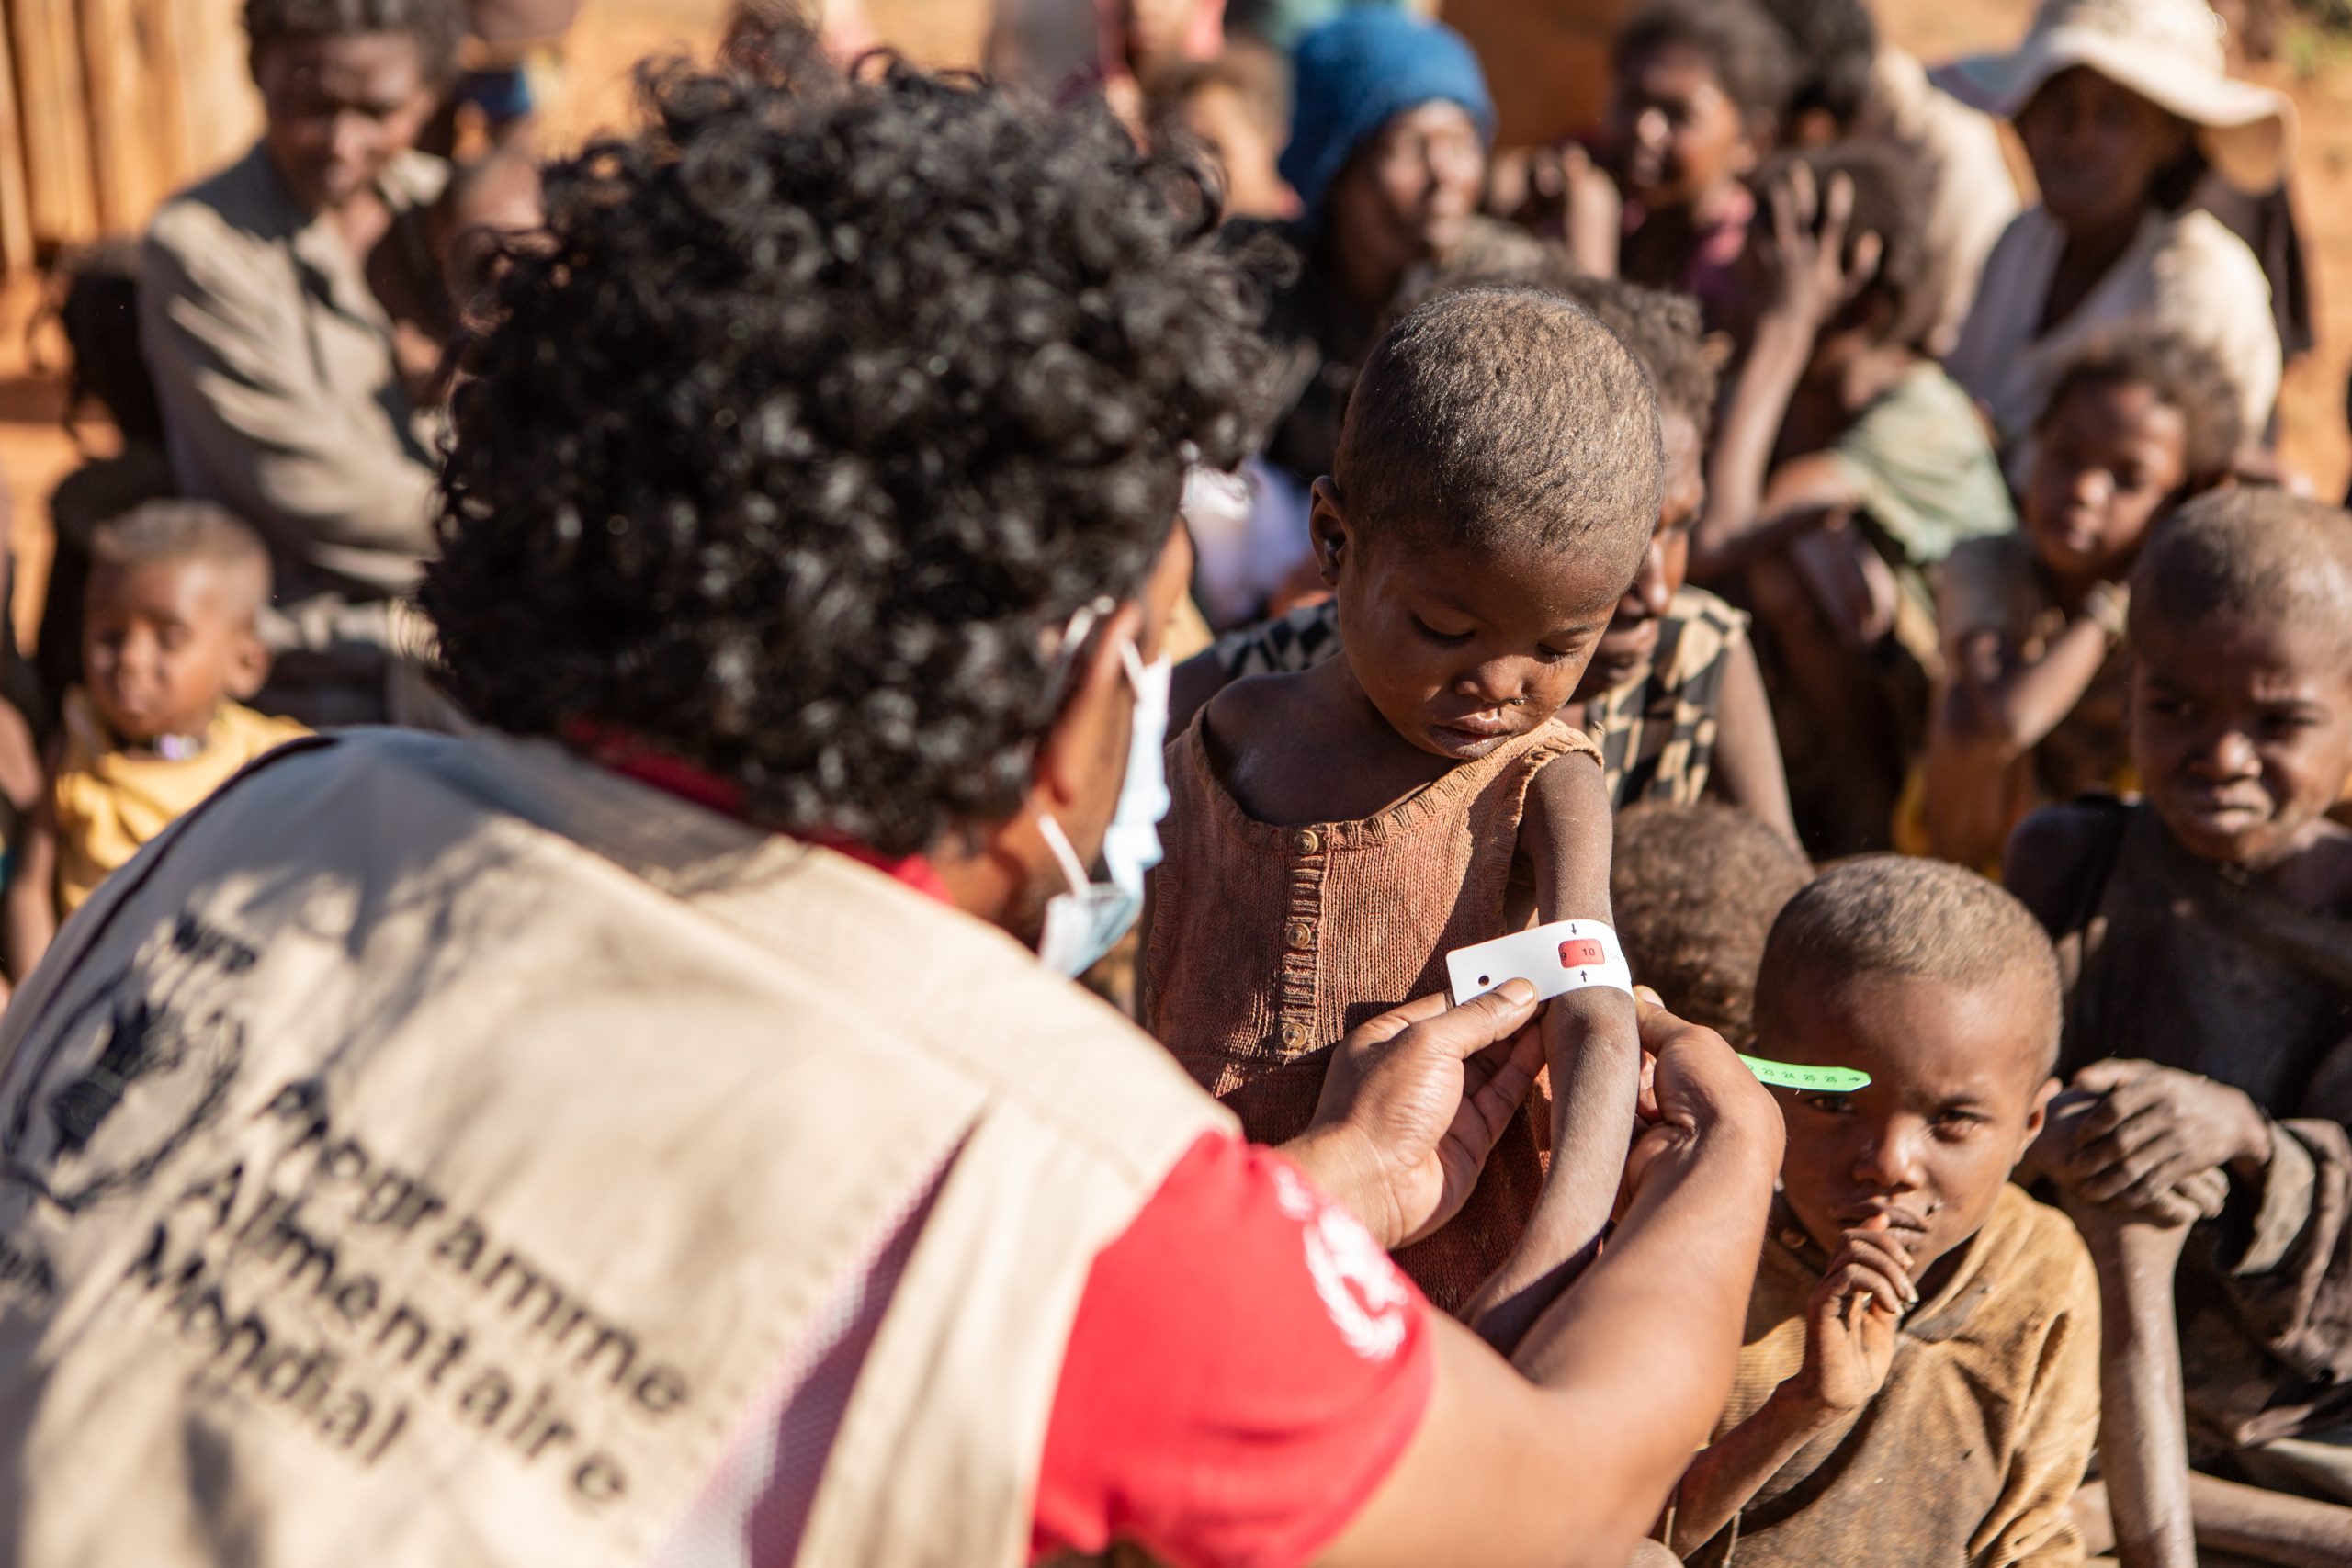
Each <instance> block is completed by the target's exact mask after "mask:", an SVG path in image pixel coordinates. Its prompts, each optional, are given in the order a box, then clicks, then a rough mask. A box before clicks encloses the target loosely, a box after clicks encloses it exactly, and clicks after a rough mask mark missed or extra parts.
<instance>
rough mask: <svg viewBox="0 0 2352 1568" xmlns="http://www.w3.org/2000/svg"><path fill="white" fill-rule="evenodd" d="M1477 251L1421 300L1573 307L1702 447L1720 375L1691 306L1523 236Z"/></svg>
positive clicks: (1695, 306) (1686, 297)
mask: <svg viewBox="0 0 2352 1568" xmlns="http://www.w3.org/2000/svg"><path fill="white" fill-rule="evenodd" d="M1481 248H1482V249H1483V250H1486V251H1488V252H1491V253H1493V254H1492V257H1491V259H1488V260H1485V261H1482V262H1473V263H1471V264H1470V265H1468V266H1467V267H1466V268H1465V269H1464V271H1463V272H1462V273H1461V274H1460V275H1459V276H1452V277H1448V278H1446V279H1444V280H1443V281H1442V283H1441V284H1440V285H1439V286H1438V287H1437V288H1434V289H1433V290H1431V291H1430V293H1429V294H1428V295H1427V296H1425V298H1427V299H1441V298H1442V297H1444V296H1445V295H1448V294H1455V293H1459V292H1461V291H1462V290H1463V289H1464V288H1482V287H1483V288H1496V287H1502V288H1534V289H1540V290H1542V291H1543V292H1544V293H1547V294H1558V295H1563V296H1565V297H1566V298H1567V299H1573V300H1575V301H1576V302H1577V304H1579V305H1581V306H1583V307H1584V308H1585V309H1586V310H1589V311H1591V312H1592V313H1593V314H1594V315H1596V316H1598V317H1600V324H1601V325H1602V326H1604V327H1607V328H1608V329H1609V330H1610V331H1611V332H1612V333H1616V334H1617V340H1618V341H1619V342H1620V343H1622V344H1624V345H1625V351H1626V352H1627V353H1628V354H1631V355H1633V356H1634V364H1636V365H1639V366H1640V367H1642V369H1643V370H1644V371H1645V372H1646V373H1647V374H1648V376H1649V378H1650V389H1651V390H1652V391H1653V392H1655V393H1656V394H1657V406H1658V412H1660V413H1662V414H1675V415H1679V417H1681V418H1683V419H1686V420H1688V421H1690V423H1691V428H1692V429H1693V430H1696V431H1697V432H1698V433H1699V441H1700V444H1701V445H1702V446H1704V445H1705V444H1706V440H1707V437H1708V434H1709V433H1710V432H1711V431H1712V429H1713V425H1714V419H1715V395H1716V393H1717V391H1718V390H1719V389H1720V387H1721V381H1722V371H1721V367H1719V366H1718V365H1717V363H1716V360H1715V356H1714V355H1713V352H1712V351H1711V350H1710V349H1709V347H1708V345H1707V327H1706V321H1705V319H1704V318H1703V317H1702V315H1701V314H1700V310H1699V301H1698V300H1696V299H1692V298H1691V296H1690V295H1688V294H1678V293H1675V292H1674V291H1672V290H1670V289H1665V288H1649V287H1647V286H1646V285H1644V284H1639V283H1629V282H1627V281H1626V280H1625V279H1623V278H1622V277H1594V276H1591V275H1589V274H1588V273H1584V272H1579V271H1578V270H1577V265H1576V263H1575V262H1573V261H1571V260H1570V259H1569V258H1568V256H1567V254H1566V252H1564V251H1562V250H1561V249H1560V247H1559V246H1557V245H1555V244H1548V243H1544V241H1541V240H1537V239H1535V238H1533V237H1532V236H1529V235H1522V234H1519V233H1517V232H1513V233H1512V234H1510V236H1508V237H1506V238H1504V239H1502V240H1500V241H1499V242H1498V243H1496V244H1494V245H1491V246H1485V247H1481ZM1415 303H1419V301H1418V300H1416V301H1415Z"/></svg>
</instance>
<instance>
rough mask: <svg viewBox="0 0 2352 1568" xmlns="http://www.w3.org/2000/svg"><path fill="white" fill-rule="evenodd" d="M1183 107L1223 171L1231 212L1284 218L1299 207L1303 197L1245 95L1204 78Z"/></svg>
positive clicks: (1190, 124) (1187, 123)
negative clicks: (1295, 190)
mask: <svg viewBox="0 0 2352 1568" xmlns="http://www.w3.org/2000/svg"><path fill="white" fill-rule="evenodd" d="M1181 112H1182V117H1183V121H1184V128H1185V129H1186V130H1189V131H1191V132H1192V133H1193V136H1194V137H1196V138H1197V139H1198V140H1199V141H1200V143H1201V145H1202V147H1203V148H1204V149H1205V150H1206V151H1207V152H1208V153H1209V154H1210V155H1211V156H1212V157H1214V158H1216V161H1217V164H1218V166H1219V167H1220V168H1221V169H1222V170H1223V171H1224V174H1225V210H1226V214H1227V216H1228V217H1239V218H1281V217H1286V216H1288V215H1289V214H1290V213H1291V212H1293V211H1295V210H1296V209H1297V206H1298V200H1297V198H1296V197H1294V196H1293V195H1292V194H1291V189H1290V187H1289V186H1286V185H1284V184H1283V177H1282V175H1281V173H1280V171H1279V170H1278V169H1277V167H1276V164H1275V158H1276V154H1277V152H1278V149H1277V148H1276V147H1275V145H1274V139H1273V138H1272V136H1270V135H1268V134H1267V132H1266V128H1265V126H1264V125H1263V124H1262V123H1261V122H1260V120H1259V118H1258V117H1257V116H1256V115H1255V114H1253V113H1251V112H1250V106H1249V105H1248V104H1247V103H1246V102H1244V101H1243V100H1242V97H1241V95H1240V94H1238V93H1237V92H1235V91H1234V90H1233V89H1232V88H1230V87H1228V86H1227V85H1224V84H1223V83H1221V82H1209V83H1205V84H1204V85H1202V86H1200V87H1199V88H1197V89H1196V90H1194V91H1193V93H1192V94H1191V95H1190V96H1187V97H1186V98H1185V99H1184V103H1183V107H1182V111H1181Z"/></svg>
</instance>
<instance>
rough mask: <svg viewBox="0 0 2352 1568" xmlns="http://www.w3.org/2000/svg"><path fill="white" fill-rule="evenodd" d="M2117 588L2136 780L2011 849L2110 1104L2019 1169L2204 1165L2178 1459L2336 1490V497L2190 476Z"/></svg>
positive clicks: (2341, 538)
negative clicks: (2206, 483)
mask: <svg viewBox="0 0 2352 1568" xmlns="http://www.w3.org/2000/svg"><path fill="white" fill-rule="evenodd" d="M2130 639H2131V659H2132V675H2131V752H2132V757H2133V760H2134V761H2135V763H2136V765H2137V767H2138V771H2139V773H2140V778H2141V783H2142V787H2143V789H2144V791H2145V792H2146V793H2145V797H2144V799H2143V802H2142V803H2141V804H2138V805H2135V806H2123V805H2119V804H2116V803H2113V802H2106V801H2099V802H2087V803H2084V804H2080V805H2075V806H2064V807H2051V808H2049V809H2047V810H2044V811H2041V812H2039V813H2037V814H2036V815H2034V816H2032V817H2030V818H2027V820H2026V821H2025V823H2024V825H2023V826H2021V827H2020V828H2019V829H2018V832H2017V834H2016V836H2015V838H2013V839H2012V840H2011V841H2010V845H2009V852H2008V860H2007V875H2008V880H2009V882H2010V884H2011V885H2012V886H2015V887H2016V888H2017V889H2018V894H2019V896H2020V897H2023V898H2024V899H2025V900H2026V901H2027V902H2028V903H2029V904H2030V905H2031V906H2032V907H2033V908H2034V910H2035V912H2036V913H2037V914H2039V915H2040V916H2041V919H2042V922H2043V924H2044V925H2046V926H2047V927H2048V928H2049V929H2050V931H2052V933H2054V934H2055V935H2056V937H2057V939H2058V942H2059V951H2060V953H2061V955H2062V958H2063V960H2064V964H2065V966H2066V971H2067V975H2068V977H2069V996H2068V999H2067V1014H2066V1042H2065V1053H2064V1066H2065V1068H2066V1069H2067V1070H2068V1071H2069V1072H2070V1073H2072V1074H2073V1079H2072V1082H2073V1085H2074V1087H2075V1088H2076V1089H2085V1090H2088V1091H2091V1092H2093V1093H2096V1094H2098V1095H2101V1096H2103V1097H2104V1098H2105V1100H2106V1104H2105V1105H2104V1106H2103V1107H2101V1108H2099V1109H2098V1110H2095V1111H2091V1112H2090V1113H2089V1114H2087V1115H2086V1116H2085V1117H2084V1118H2083V1119H2082V1121H2081V1122H2080V1125H2079V1131H2078V1132H2076V1133H2075V1134H2073V1135H2072V1136H2071V1137H2067V1138H2065V1139H2064V1140H2063V1141H2062V1145H2061V1146H2060V1147H2057V1148H2055V1149H2049V1150H2045V1151H2043V1152H2042V1154H2041V1156H2040V1158H2039V1160H2038V1163H2039V1164H2040V1165H2041V1167H2042V1168H2044V1169H2046V1170H2047V1171H2048V1172H2049V1173H2050V1174H2051V1175H2052V1176H2053V1177H2054V1178H2055V1179H2056V1180H2057V1181H2058V1182H2059V1184H2060V1185H2061V1186H2062V1187H2063V1188H2064V1189H2065V1190H2066V1191H2067V1193H2068V1196H2069V1199H2070V1201H2084V1202H2087V1203H2090V1204H2094V1205H2100V1206H2103V1207H2108V1208H2113V1209H2120V1210H2126V1211H2131V1212H2138V1213H2148V1214H2150V1215H2151V1216H2153V1217H2156V1218H2162V1217H2164V1215H2165V1213H2166V1212H2167V1211H2169V1210H2171V1209H2173V1208H2175V1207H2176V1206H2177V1201H2178V1200H2177V1194H2178V1193H2179V1192H2180V1190H2182V1188H2183V1187H2184V1185H2185V1184H2188V1183H2190V1182H2193V1181H2196V1180H2198V1179H2201V1178H2203V1177H2204V1176H2205V1175H2206V1173H2209V1172H2211V1171H2214V1170H2217V1169H2218V1170H2219V1171H2221V1172H2222V1173H2223V1175H2224V1176H2225V1177H2226V1180H2227V1196H2226V1198H2225V1199H2224V1200H2222V1201H2221V1203H2220V1205H2219V1208H2220V1212H2219V1213H2213V1214H2211V1215H2210V1217H2208V1218H2205V1219H2202V1220H2200V1221H2199V1223H2198V1224H2196V1227H2195V1229H2194V1230H2193V1231H2192V1232H2191V1233H2190V1235H2189V1237H2188V1242H2187V1245H2186V1247H2185V1248H2184V1249H2183V1251H2182V1253H2181V1256H2180V1261H2179V1264H2178V1269H2177V1276H2176V1279H2175V1281H2174V1290H2175V1295H2176V1303H2177V1310H2176V1314H2175V1315H2176V1319H2177V1323H2178V1325H2179V1331H2180V1351H2181V1359H2182V1365H2183V1372H2184V1377H2185V1389H2184V1393H2185V1395H2186V1401H2187V1405H2188V1432H2189V1438H2190V1442H2191V1451H2192V1457H2193V1458H2195V1459H2196V1460H2197V1461H2198V1462H2199V1467H2200V1468H2204V1469H2210V1470H2214V1471H2216V1472H2221V1473H2224V1474H2228V1475H2232V1476H2233V1477H2235V1478H2237V1479H2240V1480H2244V1481H2250V1482H2255V1483H2259V1484H2263V1485H2268V1486H2273V1487H2277V1488H2279V1489H2282V1490H2288V1491H2294V1492H2300V1493H2302V1494H2305V1495H2309V1496H2313V1497H2318V1498H2322V1499H2324V1500H2329V1501H2334V1502H2337V1503H2352V1136H2347V1134H2346V1123H2347V1122H2352V829H2346V828H2344V827H2343V826H2342V825H2340V824H2338V823H2335V822H2333V821H2331V820H2330V819H2329V818H2328V815H2327V813H2328V810H2329V807H2332V806H2333V805H2334V804H2335V801H2336V800H2337V799H2338V798H2339V796H2340V795H2341V794H2342V792H2343V790H2344V788H2345V785H2346V782H2347V780H2352V517H2347V516H2346V514H2345V513H2342V512H2340V511H2337V510H2336V509H2335V508H2333V507H2329V506H2324V505H2321V504H2319V503H2317V502H2310V501H2303V500H2299V499H2296V498H2294V497H2291V496H2289V495H2287V494H2285V493H2283V492H2280V491H2266V490H2255V489H2238V490H2231V491H2218V492H2216V493H2213V494H2211V495H2207V496H2203V497H2200V498H2199V499H2198V500H2196V501H2193V502H2189V503H2188V505H2187V506H2184V507H2182V508H2181V509H2180V511H2178V512H2177V513H2175V514H2174V515H2173V516H2172V518H2171V519H2170V520H2168V521H2167V522H2165V523H2164V524H2163V525H2160V526H2159V527H2158V528H2157V529H2156V531H2155V533H2154V536H2152V537H2151V538H2150V540H2149V542H2148V544H2147V545H2146V547H2144V548H2143V551H2142V552H2141V556H2140V559H2139V562H2138V564H2137V565H2136V566H2135V567H2134V569H2133V570H2132V575H2131V625H2130ZM2274 1118H2278V1120H2274ZM2191 1495H2192V1497H2198V1498H2199V1504H2198V1506H2199V1509H2200V1511H2201V1510H2202V1508H2203V1502H2202V1499H2201V1497H2199V1494H2198V1492H2197V1490H2196V1489H2195V1488H2192V1494H2191Z"/></svg>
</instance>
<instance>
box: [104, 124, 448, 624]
mask: <svg viewBox="0 0 2352 1568" xmlns="http://www.w3.org/2000/svg"><path fill="white" fill-rule="evenodd" d="M447 178H448V167H447V164H443V163H442V162H441V161H440V160H439V159H436V158H428V157H425V156H424V155H423V154H421V153H413V152H412V153H404V154H402V155H401V156H399V157H397V158H395V159H393V161H392V162H391V164H390V165H389V166H388V167H387V168H386V170H385V171H384V175H383V179H382V182H381V190H382V194H383V197H384V198H385V200H386V201H387V202H388V203H390V206H391V209H392V213H393V222H394V225H395V238H396V239H397V238H399V237H400V236H399V231H400V229H401V227H402V226H408V227H412V228H414V229H416V230H418V231H420V233H421V230H422V217H423V212H424V209H425V208H426V207H427V206H428V205H429V204H430V203H432V202H433V201H434V200H435V199H436V198H437V197H439V196H440V194H441V190H442V187H443V186H444V185H446V184H447ZM139 318H140V333H141V346H142V348H143V349H144V351H145V353H146V355H147V364H148V367H149V368H150V369H151V370H152V371H153V373H154V378H155V391H156V395H157V397H158V398H159V399H160V400H161V401H162V404H163V411H164V429H165V432H166V434H167V435H168V437H169V441H170V447H171V455H172V468H173V471H174V472H175V474H176V475H177V477H178V479H179V483H180V486H181V488H182V489H183V490H184V491H186V492H187V494H189V495H191V496H194V497H197V498H198V499H199V500H204V501H212V502H219V503H220V504H221V505H223V506H226V507H228V508H229V509H230V510H231V511H232V512H234V513H237V514H239V515H240V516H242V517H243V518H245V519H246V520H247V521H248V522H250V523H252V524H253V525H254V526H255V527H257V528H259V529H260V530H261V531H262V533H263V534H264V536H266V537H267V538H268V540H269V543H270V549H271V554H272V555H273V556H274V557H275V558H276V560H277V597H278V599H279V601H280V602H281V603H291V602H294V601H299V600H301V599H305V598H308V597H310V596H311V595H312V594H315V593H319V592H339V593H341V594H343V595H345V596H346V597H350V598H355V599H381V598H384V597H387V596H390V595H394V594H398V593H402V592H406V591H407V590H408V589H409V588H410V587H412V586H413V584H414V582H415V581H416V574H417V569H418V565H419V563H420V562H421V561H422V560H423V559H424V557H425V556H426V555H428V554H429V553H430V552H431V550H432V548H433V527H432V519H433V504H432V502H433V488H434V471H435V466H436V458H435V452H434V442H435V424H434V423H433V421H432V420H431V419H430V418H429V417H428V416H426V415H424V413H422V412H420V411H419V410H418V409H417V408H416V406H415V405H414V404H413V402H412V401H411V400H410V397H409V394H408V391H407V389H406V388H405V387H404V386H403V385H402V384H401V378H400V375H399V372H398V369H397V367H396V365H395V361H394V359H393V355H392V335H391V321H390V318H389V317H388V316H387V315H386V314H385V312H384V309H383V307H382V306H381V305H380V304H379V303H378V301H377V299H376V297H375V295H374V294H373V293H372V292H371V291H370V290H369V288H368V281H367V277H366V276H365V273H364V271H363V269H362V267H361V265H360V262H359V260H358V258H357V257H356V256H355V255H354V254H352V251H351V247H350V246H349V245H347V244H345V243H344V241H343V239H342V237H341V236H340V235H338V234H337V233H336V232H335V231H334V228H333V225H332V224H331V223H329V222H328V220H325V219H323V218H321V217H318V216H315V215H313V214H310V213H306V212H304V211H303V210H302V209H300V207H298V206H297V205H296V204H295V201H294V198H293V197H292V195H291V194H290V193H289V192H288V190H287V188H286V185H285V182H284V181H283V180H282V179H280V178H279V177H278V175H277V168H276V166H275V165H274V164H271V162H270V160H269V154H268V152H267V151H266V149H264V148H262V147H260V146H258V145H256V146H255V147H254V150H253V151H252V152H248V153H246V154H245V155H244V157H243V158H241V159H239V160H238V161H237V162H236V163H234V164H231V165H230V166H229V167H228V168H226V169H223V170H222V171H220V173H219V174H217V175H213V176H212V177H211V178H209V179H208V180H205V181H203V182H202V183H201V184H199V185H197V186H192V187H191V188H189V189H187V190H186V191H183V192H182V193H181V194H180V195H178V196H176V197H173V198H172V199H171V200H170V201H168V202H166V203H165V204H164V208H163V209H162V210H161V211H159V212H157V213H156V214H155V220H154V222H153V225H152V226H151V227H150V228H149V230H148V232H147V243H146V244H145V245H144V246H143V247H142V248H141V252H140V260H139Z"/></svg>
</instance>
